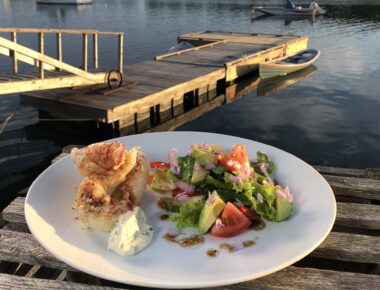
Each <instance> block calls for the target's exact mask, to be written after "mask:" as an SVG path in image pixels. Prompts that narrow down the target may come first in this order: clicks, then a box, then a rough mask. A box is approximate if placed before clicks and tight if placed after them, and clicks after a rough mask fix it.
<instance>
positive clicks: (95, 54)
mask: <svg viewBox="0 0 380 290" xmlns="http://www.w3.org/2000/svg"><path fill="white" fill-rule="evenodd" d="M93 49H94V51H93V52H94V68H98V67H99V61H98V53H99V51H98V34H97V33H94V35H93Z"/></svg>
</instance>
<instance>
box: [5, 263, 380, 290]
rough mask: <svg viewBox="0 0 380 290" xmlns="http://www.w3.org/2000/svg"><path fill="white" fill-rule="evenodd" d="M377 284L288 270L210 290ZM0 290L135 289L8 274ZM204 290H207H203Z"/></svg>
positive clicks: (379, 279) (360, 277) (365, 277)
mask: <svg viewBox="0 0 380 290" xmlns="http://www.w3.org/2000/svg"><path fill="white" fill-rule="evenodd" d="M379 283H380V276H378V275H369V274H360V273H350V272H337V271H331V270H319V269H313V268H298V267H288V268H286V269H284V270H281V271H279V272H276V273H274V274H272V275H268V276H265V277H262V278H259V279H256V280H253V281H248V282H243V283H240V284H234V285H227V286H223V287H216V288H212V289H215V290H230V289H231V290H232V289H233V290H235V289H236V290H244V289H258V290H285V289H288V290H289V289H307V290H309V289H311V290H313V289H318V290H320V289H325V290H332V289H334V290H336V289H347V290H356V289H377V287H378V285H379ZM0 287H1V288H5V289H8V288H12V289H28V290H29V289H30V290H35V289H79V290H116V289H136V287H134V286H129V285H125V286H124V287H123V288H120V287H121V285H120V286H118V288H111V287H105V286H95V285H87V284H80V283H74V282H65V281H57V280H47V279H34V278H25V277H19V276H14V275H9V274H0ZM204 289H207V288H204Z"/></svg>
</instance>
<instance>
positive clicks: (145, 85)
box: [21, 31, 307, 129]
mask: <svg viewBox="0 0 380 290" xmlns="http://www.w3.org/2000/svg"><path fill="white" fill-rule="evenodd" d="M181 41H187V42H190V43H191V44H192V45H194V46H195V47H194V48H190V49H186V50H182V51H178V52H174V53H170V54H165V55H160V56H156V57H155V59H154V60H151V61H144V62H141V63H138V64H133V65H129V66H127V67H125V69H124V72H123V75H124V80H123V85H122V87H121V88H117V89H113V90H107V87H106V86H105V85H104V86H96V87H90V88H89V87H87V88H84V89H56V90H48V91H37V92H30V93H24V94H22V95H21V102H22V104H23V105H29V106H33V107H35V108H37V109H38V110H41V111H46V112H48V113H49V114H50V115H52V116H55V117H64V118H65V117H76V118H78V117H80V118H85V119H92V120H97V121H100V122H104V123H108V124H116V126H117V128H119V129H122V128H125V127H127V126H130V125H131V124H133V123H135V122H136V121H137V120H141V119H146V118H149V116H150V114H151V113H152V111H153V112H155V113H156V114H159V115H160V119H161V120H162V121H165V120H167V119H170V118H172V117H174V116H175V114H176V112H175V110H174V108H175V107H176V106H178V105H179V104H182V103H183V102H184V98H185V97H186V96H191V97H198V96H199V95H201V94H204V93H206V92H207V91H210V90H213V89H215V88H216V87H217V86H221V87H224V86H226V85H228V84H229V83H231V82H233V81H234V80H235V79H237V78H239V77H241V76H243V75H246V74H248V73H250V72H252V71H255V70H257V68H258V64H259V63H260V62H264V61H269V60H274V59H278V60H280V59H283V58H286V57H289V56H291V55H294V54H296V53H298V52H299V51H301V50H304V49H306V48H307V37H305V36H290V35H266V34H248V33H227V32H210V31H206V32H199V33H191V34H186V35H182V36H179V37H178V42H181Z"/></svg>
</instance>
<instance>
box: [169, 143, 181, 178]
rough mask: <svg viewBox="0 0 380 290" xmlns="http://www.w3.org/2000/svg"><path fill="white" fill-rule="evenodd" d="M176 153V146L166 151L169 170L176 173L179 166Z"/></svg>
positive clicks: (178, 170)
mask: <svg viewBox="0 0 380 290" xmlns="http://www.w3.org/2000/svg"><path fill="white" fill-rule="evenodd" d="M177 153H178V150H177V149H176V148H172V149H170V151H169V153H168V160H169V164H170V171H171V172H173V173H174V174H176V175H178V174H179V173H180V171H181V170H180V167H179V165H178V162H177V158H176V155H177Z"/></svg>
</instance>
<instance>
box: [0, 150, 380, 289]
mask: <svg viewBox="0 0 380 290" xmlns="http://www.w3.org/2000/svg"><path fill="white" fill-rule="evenodd" d="M60 157H62V156H60ZM60 157H59V158H60ZM316 169H317V170H318V171H319V172H321V173H322V174H323V175H324V177H325V178H326V180H327V181H328V182H329V183H330V185H331V187H332V188H333V190H334V193H335V195H336V198H337V206H338V211H337V217H336V222H335V225H334V228H333V230H332V232H331V233H330V235H329V236H328V237H327V239H326V240H325V241H324V242H323V243H322V244H321V245H320V246H319V247H318V248H317V249H316V250H315V251H314V252H312V253H311V254H310V255H309V256H307V257H305V258H304V259H302V260H301V261H299V262H297V263H296V264H295V265H293V266H290V267H288V268H286V269H283V270H281V271H278V272H276V273H274V274H271V275H269V276H266V277H263V278H259V279H256V280H253V281H247V282H244V283H240V284H236V285H230V286H225V287H219V288H216V289H247V288H250V289H355V290H356V289H379V287H380V266H379V264H380V171H379V170H357V169H343V168H331V167H316ZM24 200H25V198H24V197H18V198H16V199H15V200H14V201H13V202H12V203H11V204H10V205H9V206H8V207H7V208H6V209H5V210H4V211H3V213H2V214H3V219H4V224H3V225H2V227H1V228H0V257H1V262H0V288H1V289H3V288H15V289H94V290H100V289H120V288H123V289H136V288H140V287H135V286H130V285H123V284H119V283H115V282H111V281H106V280H104V279H100V278H97V277H94V276H91V275H88V274H85V273H82V272H79V271H77V270H76V269H73V268H72V267H70V266H68V265H66V264H65V263H63V262H61V261H59V260H57V259H56V258H54V257H53V256H52V255H51V254H50V253H49V252H48V251H46V250H45V249H44V248H43V247H42V246H40V245H39V243H38V242H37V241H36V240H35V239H34V238H33V236H32V235H31V234H30V232H29V230H28V227H27V225H26V223H25V217H24Z"/></svg>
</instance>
